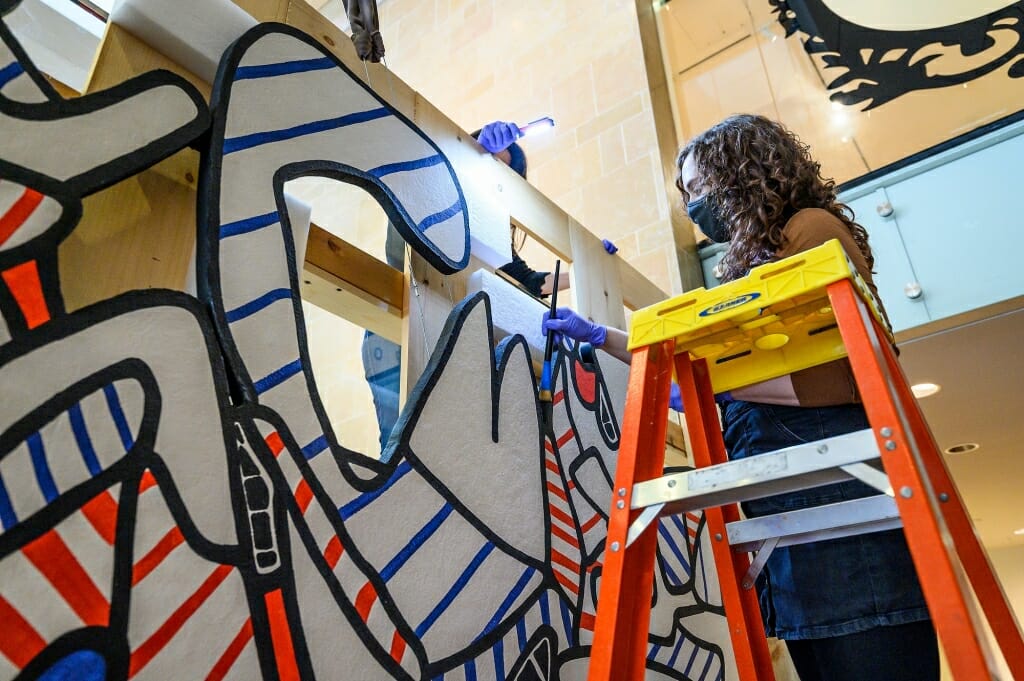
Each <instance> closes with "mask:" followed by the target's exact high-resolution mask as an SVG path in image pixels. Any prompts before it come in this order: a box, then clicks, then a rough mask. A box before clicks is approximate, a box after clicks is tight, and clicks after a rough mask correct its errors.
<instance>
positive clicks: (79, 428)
mask: <svg viewBox="0 0 1024 681" xmlns="http://www.w3.org/2000/svg"><path fill="white" fill-rule="evenodd" d="M68 418H70V419H71V431H72V432H73V433H74V434H75V442H77V443H78V450H79V451H80V452H82V461H84V462H85V467H86V468H88V469H89V472H90V473H91V474H92V475H99V474H100V471H101V470H102V468H101V467H100V460H99V459H98V458H96V450H95V449H93V447H92V440H90V439H89V430H88V429H87V428H86V427H85V418H84V417H83V416H82V406H81V405H79V404H73V405H71V408H70V409H68Z"/></svg>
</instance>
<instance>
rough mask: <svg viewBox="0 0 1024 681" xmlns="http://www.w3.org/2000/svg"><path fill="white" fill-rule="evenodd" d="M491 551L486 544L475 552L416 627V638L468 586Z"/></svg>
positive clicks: (492, 546)
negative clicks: (450, 586) (439, 599)
mask: <svg viewBox="0 0 1024 681" xmlns="http://www.w3.org/2000/svg"><path fill="white" fill-rule="evenodd" d="M493 550H494V544H492V543H491V542H487V543H486V544H484V545H483V548H481V549H480V550H479V551H477V553H476V555H475V556H473V560H472V561H471V562H470V563H469V565H467V566H466V569H465V570H463V571H462V574H461V575H459V578H458V579H457V580H455V583H454V584H452V588H450V589H448V593H446V594H445V595H444V597H443V598H442V599H441V601H440V602H439V603H438V604H437V605H435V606H434V609H433V610H431V611H430V614H429V615H427V618H426V619H425V620H423V621H422V622H420V625H419V626H418V627H416V636H418V637H420V638H423V635H424V634H426V633H427V631H429V630H430V627H432V626H434V623H435V622H437V620H438V618H439V617H441V615H443V614H444V611H445V610H447V609H448V606H449V605H451V604H452V601H454V600H455V597H456V596H458V595H459V594H460V593H461V592H462V590H463V589H465V588H466V585H467V584H469V580H470V579H471V578H472V577H473V573H475V572H476V571H477V569H479V567H480V565H481V564H483V562H484V560H486V559H487V556H489V555H490V554H491V551H493Z"/></svg>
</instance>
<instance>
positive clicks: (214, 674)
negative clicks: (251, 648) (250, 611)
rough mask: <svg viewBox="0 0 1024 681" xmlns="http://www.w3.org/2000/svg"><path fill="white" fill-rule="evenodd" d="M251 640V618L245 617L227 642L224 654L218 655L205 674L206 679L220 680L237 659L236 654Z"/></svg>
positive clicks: (211, 680)
mask: <svg viewBox="0 0 1024 681" xmlns="http://www.w3.org/2000/svg"><path fill="white" fill-rule="evenodd" d="M251 640H252V619H246V620H245V624H243V625H242V628H241V629H240V630H239V632H238V633H237V634H236V635H235V638H233V639H232V640H231V643H230V644H228V647H227V649H226V650H225V651H224V654H223V655H221V656H220V658H219V659H218V660H217V662H216V664H214V665H213V669H211V670H210V673H209V674H207V675H206V681H221V679H223V678H224V677H225V676H227V675H228V672H229V671H231V667H232V666H233V665H234V664H235V661H237V660H238V656H239V655H241V654H242V651H243V650H245V646H247V645H248V644H249V641H251Z"/></svg>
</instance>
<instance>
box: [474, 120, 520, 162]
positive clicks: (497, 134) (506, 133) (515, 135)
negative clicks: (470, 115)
mask: <svg viewBox="0 0 1024 681" xmlns="http://www.w3.org/2000/svg"><path fill="white" fill-rule="evenodd" d="M522 136H523V133H522V132H520V131H519V126H518V125H516V124H515V123H507V122H505V121H495V122H493V123H488V124H487V125H485V126H484V127H482V128H480V136H479V137H477V141H478V142H480V146H482V147H483V148H484V149H486V150H487V151H489V152H491V153H492V154H497V153H498V152H499V151H505V150H506V149H508V148H509V147H510V146H512V143H513V142H515V141H516V140H517V139H519V138H520V137H522Z"/></svg>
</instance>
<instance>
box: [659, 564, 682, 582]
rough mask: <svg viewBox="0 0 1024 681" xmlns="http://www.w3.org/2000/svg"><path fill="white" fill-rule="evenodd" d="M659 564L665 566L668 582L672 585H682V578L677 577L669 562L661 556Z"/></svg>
mask: <svg viewBox="0 0 1024 681" xmlns="http://www.w3.org/2000/svg"><path fill="white" fill-rule="evenodd" d="M661 565H662V567H664V568H665V574H667V575H668V579H669V582H670V583H671V584H672V586H682V585H683V582H682V580H681V579H679V575H677V574H676V573H675V571H673V570H672V565H671V564H669V562H668V561H667V560H665V559H664V558H662V559H661Z"/></svg>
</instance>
